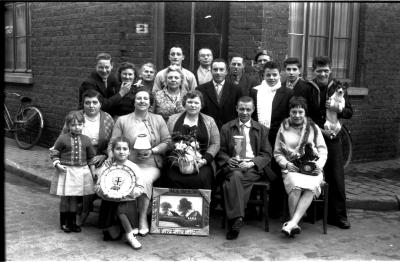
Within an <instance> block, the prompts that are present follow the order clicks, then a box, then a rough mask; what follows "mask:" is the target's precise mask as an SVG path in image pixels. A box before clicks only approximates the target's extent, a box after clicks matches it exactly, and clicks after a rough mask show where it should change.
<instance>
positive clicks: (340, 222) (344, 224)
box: [328, 218, 351, 229]
mask: <svg viewBox="0 0 400 262" xmlns="http://www.w3.org/2000/svg"><path fill="white" fill-rule="evenodd" d="M328 224H330V225H333V226H337V227H338V228H341V229H349V228H350V227H351V225H350V222H349V221H348V220H347V219H346V218H342V219H339V220H337V221H328Z"/></svg>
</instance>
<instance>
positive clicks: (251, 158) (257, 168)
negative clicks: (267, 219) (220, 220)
mask: <svg viewBox="0 0 400 262" xmlns="http://www.w3.org/2000/svg"><path fill="white" fill-rule="evenodd" d="M236 111H237V113H238V118H236V119H234V120H232V121H230V122H228V123H226V124H225V125H223V126H222V129H221V133H220V135H221V147H220V151H219V153H218V155H217V157H216V161H217V165H218V167H219V168H221V172H220V175H221V176H222V177H224V178H225V179H224V181H223V184H222V187H223V194H224V203H225V211H226V217H227V218H228V232H227V234H226V239H228V240H232V239H236V238H237V237H238V235H239V232H240V228H241V226H242V225H243V217H244V212H245V208H246V205H247V202H248V200H249V197H250V192H251V189H252V187H253V183H254V182H257V181H260V180H266V179H267V180H269V181H272V180H273V179H274V178H275V174H274V172H273V171H272V170H271V169H270V167H269V163H270V161H271V156H272V153H271V152H272V150H271V145H270V144H269V142H268V128H267V127H265V126H263V125H261V124H259V123H258V122H256V121H254V120H252V119H251V114H252V113H253V111H254V101H253V99H252V98H251V97H248V96H243V97H241V98H239V100H238V102H237V105H236ZM237 135H243V136H244V139H243V146H242V150H241V152H240V156H241V157H240V158H241V159H243V160H239V159H238V158H237V157H236V151H235V145H234V143H233V136H237ZM244 159H245V160H244Z"/></svg>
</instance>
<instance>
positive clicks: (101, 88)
mask: <svg viewBox="0 0 400 262" xmlns="http://www.w3.org/2000/svg"><path fill="white" fill-rule="evenodd" d="M112 68H113V66H112V62H111V56H110V55H109V54H107V53H100V54H98V55H97V57H96V71H93V72H92V73H91V74H90V75H89V77H88V78H87V79H85V80H84V81H83V83H82V84H81V86H80V88H79V105H78V108H79V109H82V108H83V104H82V95H83V93H84V92H85V91H86V90H89V89H94V90H96V91H97V92H99V93H100V94H101V95H102V96H103V101H102V103H101V109H102V110H103V111H105V112H107V113H111V108H112V107H113V106H114V105H116V104H117V103H119V101H120V100H121V98H122V97H124V96H125V95H126V94H127V93H128V92H129V90H130V84H129V85H124V86H121V87H120V86H119V82H118V80H117V78H116V77H115V76H114V75H112V74H111V70H112Z"/></svg>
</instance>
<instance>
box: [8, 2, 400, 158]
mask: <svg viewBox="0 0 400 262" xmlns="http://www.w3.org/2000/svg"><path fill="white" fill-rule="evenodd" d="M224 5H225V6H226V8H227V12H226V13H224V15H225V16H226V17H227V21H228V26H227V29H226V31H225V32H226V33H225V34H226V39H227V42H226V47H225V48H226V52H223V51H221V56H222V57H223V58H225V59H227V58H228V57H226V56H227V55H229V54H230V53H232V52H240V53H242V54H243V55H245V57H246V59H247V64H249V65H250V64H251V59H253V57H254V55H255V54H256V53H257V52H258V51H260V50H264V49H267V50H270V51H272V54H273V57H274V59H275V60H277V61H279V62H282V61H283V60H284V59H285V57H288V56H289V40H288V30H289V29H288V28H289V16H290V8H289V3H285V2H280V3H276V2H271V3H265V2H249V3H244V2H232V3H229V2H226V3H224ZM165 10H166V9H165V7H163V3H155V2H143V3H132V2H116V3H113V2H111V3H105V2H94V3H86V2H66V3H60V2H48V3H45V2H33V3H30V19H31V20H30V21H31V35H32V36H31V45H30V46H31V50H30V59H31V60H30V61H31V80H30V81H28V82H29V83H18V81H15V80H14V78H12V77H10V76H12V73H8V74H6V75H7V76H6V77H5V80H6V85H5V89H6V91H11V92H13V91H15V92H18V93H20V94H24V95H28V96H30V97H32V98H33V100H34V103H35V104H36V105H37V106H38V107H39V108H40V109H41V110H42V112H43V113H44V118H45V130H44V133H43V136H42V138H41V141H40V143H41V144H42V145H51V144H52V143H53V142H54V141H55V139H56V137H57V135H58V133H59V131H60V129H61V127H62V124H63V119H64V116H65V114H66V113H67V112H68V111H70V110H72V109H75V108H77V106H78V105H77V103H78V88H79V86H80V83H81V82H82V81H83V79H84V78H85V77H86V76H87V75H88V74H89V73H90V72H91V71H92V70H93V69H94V66H95V60H94V58H95V56H96V54H97V53H99V52H108V53H110V54H111V55H112V56H113V58H114V64H115V67H117V65H118V63H120V62H123V61H131V62H134V63H135V64H138V65H139V64H142V63H144V62H148V61H150V62H154V63H155V64H156V65H157V67H158V69H161V68H163V67H164V61H165V53H166V52H167V50H168V47H166V46H164V45H163V41H164V31H163V30H164V26H165V25H164V23H163V21H164V20H163V19H165V16H166V11H165ZM398 12H400V4H398V3H367V2H365V3H360V4H359V20H358V21H359V22H358V42H357V43H358V44H357V47H356V48H357V49H356V61H357V62H356V65H355V74H354V79H353V81H352V87H353V88H352V89H350V90H349V91H350V93H351V94H353V95H352V96H351V101H352V104H353V107H354V109H355V113H354V116H353V118H352V119H351V120H350V121H346V124H347V125H348V126H349V127H350V129H351V130H352V136H353V144H354V160H355V161H363V160H369V159H389V158H393V157H396V156H399V155H400V148H399V144H400V87H398V86H397V85H396V83H397V81H399V80H400V79H399V78H400V76H399V74H398V67H397V65H400V62H399V60H398V59H397V56H398V54H399V53H400V52H399V51H400V50H399V49H400V44H399V43H397V41H395V40H396V39H399V38H400V17H398V15H397V13H398ZM223 21H224V20H223ZM144 24H145V25H146V26H147V29H148V33H138V32H137V29H136V27H137V26H138V25H139V26H140V25H144ZM189 56H190V57H189ZM186 57H188V59H191V60H192V61H191V64H190V65H194V62H193V61H194V60H196V58H195V56H194V55H193V53H191V54H190V55H188V54H186ZM6 102H7V104H8V105H9V106H10V108H11V109H14V110H15V108H13V106H12V105H13V104H16V103H13V101H12V98H11V97H7V98H6Z"/></svg>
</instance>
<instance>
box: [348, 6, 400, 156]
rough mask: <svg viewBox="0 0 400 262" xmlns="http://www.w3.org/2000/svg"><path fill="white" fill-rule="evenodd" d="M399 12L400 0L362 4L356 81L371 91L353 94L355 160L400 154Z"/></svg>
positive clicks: (358, 84)
mask: <svg viewBox="0 0 400 262" xmlns="http://www.w3.org/2000/svg"><path fill="white" fill-rule="evenodd" d="M399 12H400V4H398V3H362V4H361V11H360V15H361V16H360V28H359V32H360V33H359V39H358V43H359V44H358V55H357V70H356V72H357V74H356V85H357V86H361V87H366V88H368V91H369V94H368V96H365V97H352V102H353V105H354V108H355V114H354V116H353V119H352V121H351V122H350V123H349V125H350V127H351V129H352V131H353V138H354V146H355V160H360V161H361V160H365V159H389V158H393V157H395V156H399V155H400V151H399V143H400V142H399V141H400V85H399V84H398V83H399V82H400V75H399V67H400V60H399V54H400V44H399V42H398V41H396V39H400V17H399V16H398V13H399Z"/></svg>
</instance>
